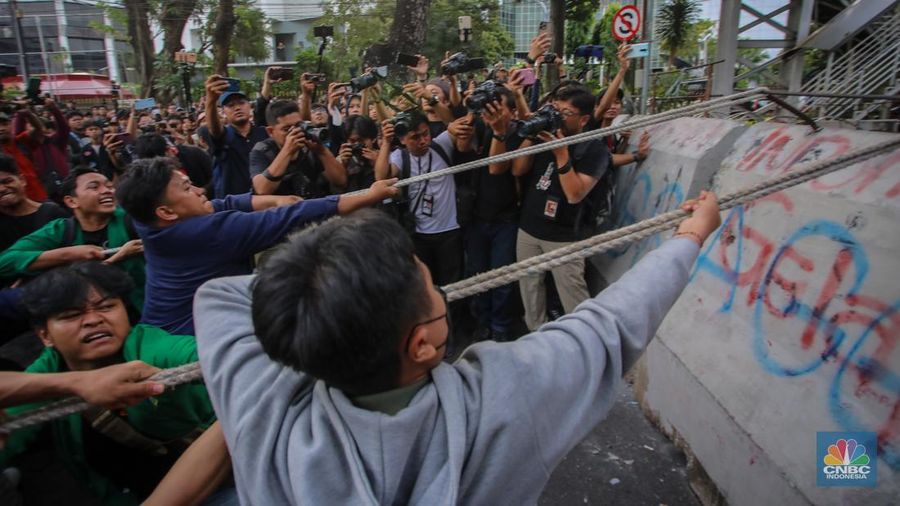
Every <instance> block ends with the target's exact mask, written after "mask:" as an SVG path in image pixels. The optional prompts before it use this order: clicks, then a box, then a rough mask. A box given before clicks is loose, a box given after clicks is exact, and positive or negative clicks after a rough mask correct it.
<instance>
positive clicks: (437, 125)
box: [428, 121, 447, 139]
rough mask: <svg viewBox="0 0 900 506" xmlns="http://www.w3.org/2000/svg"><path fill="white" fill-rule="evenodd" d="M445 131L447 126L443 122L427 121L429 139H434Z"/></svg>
mask: <svg viewBox="0 0 900 506" xmlns="http://www.w3.org/2000/svg"><path fill="white" fill-rule="evenodd" d="M446 130H447V125H445V124H444V122H443V121H429V122H428V131H429V132H431V138H432V139H434V138H435V137H437V136H438V135H441V134H442V133H444V132H445V131H446Z"/></svg>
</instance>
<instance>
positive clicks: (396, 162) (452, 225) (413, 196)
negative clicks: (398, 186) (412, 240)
mask: <svg viewBox="0 0 900 506" xmlns="http://www.w3.org/2000/svg"><path fill="white" fill-rule="evenodd" d="M434 142H435V143H436V144H437V145H439V146H440V147H441V148H443V149H444V153H446V154H447V156H452V155H453V141H452V140H451V139H450V134H449V133H447V132H444V133H442V134H441V135H438V136H437V137H435V139H434ZM390 162H391V165H393V166H395V167H397V168H398V169H400V171H401V172H402V171H403V153H402V150H400V149H397V150H394V152H393V153H391V158H390ZM446 168H447V163H446V162H445V161H444V159H443V158H441V155H439V154H438V153H437V152H436V151H435V150H434V149H429V150H428V153H426V154H425V155H423V156H414V155H412V154H410V156H409V173H410V176H418V175H419V174H424V173H428V172H439V171H442V170H444V169H446ZM417 202H418V204H417ZM429 203H430V204H429ZM409 209H410V210H413V209H415V210H416V232H418V233H420V234H440V233H441V232H448V231H450V230H456V229H457V228H459V223H457V221H456V183H455V182H454V180H453V176H452V175H449V176H444V177H436V178H434V179H429V180H428V181H427V182H423V183H417V184H413V185H411V186H410V187H409Z"/></svg>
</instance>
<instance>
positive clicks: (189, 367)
mask: <svg viewBox="0 0 900 506" xmlns="http://www.w3.org/2000/svg"><path fill="white" fill-rule="evenodd" d="M202 379H203V372H202V371H201V370H200V362H193V363H190V364H185V365H182V366H179V367H173V368H171V369H164V370H162V371H159V372H158V373H156V374H154V375H153V376H151V377H150V378H149V379H148V381H155V382H157V383H161V384H162V385H164V386H165V387H166V388H170V389H171V388H175V387H177V386H178V385H183V384H185V383H190V382H192V381H198V380H202ZM88 407H90V404H88V403H87V402H85V401H83V400H81V399H80V398H78V397H69V398H66V399H63V400H61V401H57V402H54V403H51V404H47V405H46V406H42V407H40V408H37V409H34V410H31V411H29V412H27V413H23V414H21V415H19V416H16V417H11V418H10V419H9V420H7V421H6V422H4V423H2V424H0V434H3V433H6V434H8V433H10V432H12V431H14V430H17V429H24V428H26V427H30V426H32V425H39V424H42V423H44V422H49V421H52V420H55V419H57V418H62V417H64V416H68V415H72V414H75V413H80V412H82V411H84V410H86V409H88Z"/></svg>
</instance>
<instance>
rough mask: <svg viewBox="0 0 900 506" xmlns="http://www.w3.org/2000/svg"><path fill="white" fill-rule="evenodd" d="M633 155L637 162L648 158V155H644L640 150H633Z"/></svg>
mask: <svg viewBox="0 0 900 506" xmlns="http://www.w3.org/2000/svg"><path fill="white" fill-rule="evenodd" d="M631 156H633V157H634V161H635V162H638V163H640V162H643V161H644V159H645V158H647V157H646V156H642V155H641V153H640V152H639V151H638V150H634V151H632V152H631Z"/></svg>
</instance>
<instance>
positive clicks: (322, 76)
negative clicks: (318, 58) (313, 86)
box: [303, 73, 327, 83]
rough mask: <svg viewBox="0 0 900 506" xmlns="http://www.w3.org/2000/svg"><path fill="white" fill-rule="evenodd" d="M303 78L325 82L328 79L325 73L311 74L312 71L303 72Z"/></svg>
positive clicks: (315, 81)
mask: <svg viewBox="0 0 900 506" xmlns="http://www.w3.org/2000/svg"><path fill="white" fill-rule="evenodd" d="M303 78H304V79H306V80H307V81H312V82H314V83H324V82H325V81H326V79H327V78H326V77H325V74H311V73H306V74H303Z"/></svg>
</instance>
